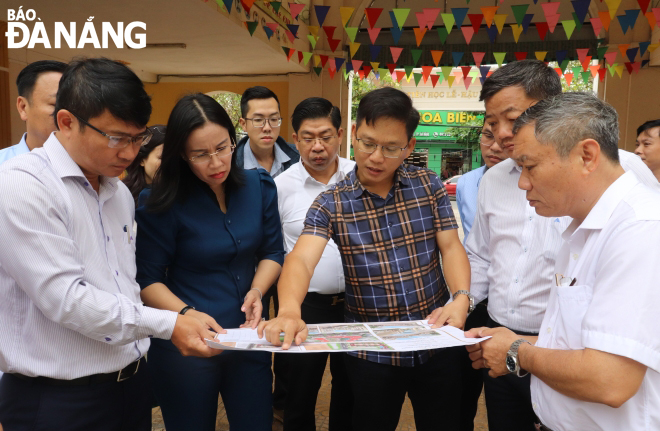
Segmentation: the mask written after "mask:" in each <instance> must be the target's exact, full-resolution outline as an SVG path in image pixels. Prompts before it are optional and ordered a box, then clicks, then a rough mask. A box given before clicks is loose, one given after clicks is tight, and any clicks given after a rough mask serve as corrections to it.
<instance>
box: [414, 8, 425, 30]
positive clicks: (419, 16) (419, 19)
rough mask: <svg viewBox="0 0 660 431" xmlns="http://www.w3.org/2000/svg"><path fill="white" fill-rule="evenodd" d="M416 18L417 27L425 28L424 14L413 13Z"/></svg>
mask: <svg viewBox="0 0 660 431" xmlns="http://www.w3.org/2000/svg"><path fill="white" fill-rule="evenodd" d="M415 17H416V18H417V27H419V28H426V14H425V13H424V12H415Z"/></svg>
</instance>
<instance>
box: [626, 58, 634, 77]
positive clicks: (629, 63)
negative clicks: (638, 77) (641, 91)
mask: <svg viewBox="0 0 660 431" xmlns="http://www.w3.org/2000/svg"><path fill="white" fill-rule="evenodd" d="M624 64H625V65H626V69H628V73H629V74H631V75H632V73H633V66H632V63H631V62H629V61H626V62H625V63H624Z"/></svg>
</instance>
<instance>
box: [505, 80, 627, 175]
mask: <svg viewBox="0 0 660 431" xmlns="http://www.w3.org/2000/svg"><path fill="white" fill-rule="evenodd" d="M532 123H534V136H536V139H537V140H538V141H539V142H540V143H541V144H544V145H547V144H551V145H552V146H553V147H554V148H555V150H556V151H557V154H559V156H560V157H567V156H568V154H569V153H570V152H571V151H572V150H573V148H574V147H575V145H577V143H578V142H580V141H582V140H585V139H593V140H595V141H596V142H598V144H600V148H601V151H602V152H603V154H604V155H605V156H606V157H607V158H608V159H610V160H611V161H614V162H618V161H619V116H618V115H617V113H616V110H615V109H614V108H613V107H612V105H610V104H608V103H605V102H603V101H602V100H600V99H599V98H598V97H596V96H594V95H593V94H591V93H578V92H575V93H562V94H559V95H557V96H553V97H550V98H547V99H544V100H541V101H540V102H538V103H537V104H535V105H533V106H531V107H530V108H528V109H527V110H526V111H525V112H523V113H522V115H520V117H518V119H517V120H516V122H515V124H514V125H513V133H514V134H516V133H518V131H519V130H520V129H521V128H522V127H524V126H526V125H528V124H532Z"/></svg>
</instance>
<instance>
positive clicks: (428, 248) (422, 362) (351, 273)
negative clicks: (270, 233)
mask: <svg viewBox="0 0 660 431" xmlns="http://www.w3.org/2000/svg"><path fill="white" fill-rule="evenodd" d="M418 123H419V113H418V112H417V110H416V109H415V108H413V106H412V101H411V100H410V98H409V97H408V96H407V95H406V94H405V93H403V92H401V91H399V90H396V89H393V88H382V89H378V90H375V91H372V92H371V93H369V94H367V95H366V96H365V97H364V98H363V99H362V101H361V102H360V105H359V107H358V112H357V120H356V122H355V125H353V128H352V137H353V142H354V147H355V149H356V151H355V161H356V163H357V165H356V168H355V170H353V171H352V172H351V173H350V174H349V175H348V176H347V177H346V179H345V180H344V181H341V182H339V183H337V184H336V185H335V186H334V187H333V188H331V189H329V190H328V191H326V192H323V193H321V194H320V195H319V196H318V197H317V198H316V200H315V202H314V204H313V205H312V206H311V208H310V209H309V212H308V213H307V217H306V220H305V227H304V229H303V232H302V234H301V236H300V238H299V239H298V242H297V243H296V245H295V247H294V249H293V251H292V252H291V253H289V255H288V256H287V259H286V261H285V264H284V267H283V270H282V275H281V277H280V282H279V284H278V294H279V296H280V310H279V315H278V317H277V318H276V319H274V320H271V321H269V322H262V324H261V325H260V326H259V332H260V335H261V334H262V333H265V334H266V338H267V339H268V340H269V341H271V342H273V343H275V344H279V340H280V333H281V332H284V333H285V335H284V340H283V342H282V345H283V347H284V348H288V347H289V346H290V345H291V343H292V342H295V343H296V344H300V343H301V342H302V340H304V339H305V338H306V337H307V329H306V326H305V322H303V321H302V320H301V319H300V305H301V304H302V302H303V300H304V298H305V295H306V293H307V289H308V287H309V281H310V279H311V277H312V274H313V272H314V268H315V266H316V264H317V263H318V261H319V259H320V258H321V254H322V253H323V250H324V248H325V245H326V243H327V242H328V240H329V239H330V238H332V239H333V240H334V241H335V243H336V244H337V246H338V247H339V251H340V253H341V257H342V263H343V267H344V276H345V281H346V294H345V300H346V303H345V318H346V321H347V322H386V321H398V320H420V319H426V318H428V319H429V322H430V323H431V324H434V325H435V326H441V325H445V324H449V325H452V326H456V327H459V328H462V327H463V325H464V323H465V319H466V316H467V313H468V309H469V308H471V300H470V298H471V296H470V294H469V286H470V265H469V262H468V259H467V256H466V254H465V249H464V248H463V246H462V244H461V242H460V240H459V238H458V233H457V228H458V226H457V224H456V220H455V219H454V215H453V212H452V209H451V205H450V202H449V197H448V196H447V192H446V190H445V188H444V187H443V185H442V183H441V182H440V179H439V178H438V176H437V175H436V174H435V173H434V172H432V171H430V170H428V169H422V168H417V167H414V166H409V165H404V164H402V162H403V160H404V159H405V158H406V157H408V156H409V155H410V154H411V153H412V151H413V149H414V147H415V138H413V137H412V136H413V133H414V131H415V129H416V127H417V125H418ZM440 258H442V260H443V265H444V270H445V274H446V278H447V283H445V278H444V276H443V272H442V268H441V267H440ZM450 291H451V296H453V297H454V300H453V301H452V302H449V303H448V301H449V300H450ZM459 349H460V348H450V349H439V350H426V351H417V352H401V353H400V352H397V353H381V352H364V351H362V352H351V353H348V354H347V355H346V356H345V360H346V368H347V371H348V375H349V380H350V383H351V387H352V390H353V394H354V400H355V401H354V408H353V412H354V413H353V428H354V429H359V430H378V431H384V430H394V429H395V428H396V426H397V424H398V421H399V416H400V414H401V406H402V404H403V401H404V398H405V395H406V393H408V396H409V398H410V400H411V402H412V405H413V409H414V410H415V424H416V427H417V430H418V431H423V430H431V429H433V430H435V429H438V427H439V426H440V427H441V428H442V429H443V430H452V429H458V413H459V409H458V406H457V405H456V404H457V403H458V402H459V400H460V390H461V389H460V366H459V360H460V353H461V352H460V350H459Z"/></svg>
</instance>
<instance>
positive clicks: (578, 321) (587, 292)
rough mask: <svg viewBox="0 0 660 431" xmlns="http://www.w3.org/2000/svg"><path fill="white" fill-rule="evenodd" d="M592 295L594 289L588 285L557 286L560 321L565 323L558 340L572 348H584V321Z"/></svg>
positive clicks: (562, 323)
mask: <svg viewBox="0 0 660 431" xmlns="http://www.w3.org/2000/svg"><path fill="white" fill-rule="evenodd" d="M592 295H593V290H592V288H591V286H588V285H579V286H559V287H557V296H558V302H559V313H560V322H561V325H563V328H562V330H561V331H560V333H559V334H558V335H559V337H558V338H559V340H558V341H560V344H562V345H565V346H566V347H567V348H568V349H570V350H579V349H583V348H584V345H583V344H582V321H583V320H584V315H585V314H586V313H587V309H588V308H589V305H590V304H591V298H592ZM562 338H563V340H562Z"/></svg>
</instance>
